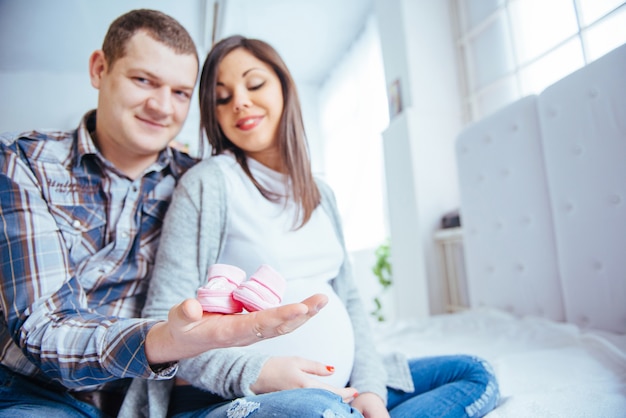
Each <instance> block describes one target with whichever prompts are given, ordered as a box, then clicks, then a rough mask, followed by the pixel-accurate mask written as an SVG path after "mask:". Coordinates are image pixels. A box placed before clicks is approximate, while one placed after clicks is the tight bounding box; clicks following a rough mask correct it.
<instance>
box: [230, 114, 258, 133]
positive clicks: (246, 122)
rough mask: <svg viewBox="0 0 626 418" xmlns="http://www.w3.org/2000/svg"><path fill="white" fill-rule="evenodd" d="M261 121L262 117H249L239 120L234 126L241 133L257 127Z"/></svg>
mask: <svg viewBox="0 0 626 418" xmlns="http://www.w3.org/2000/svg"><path fill="white" fill-rule="evenodd" d="M262 119H263V117H262V116H250V117H247V118H241V119H239V120H238V121H237V123H236V124H235V125H236V126H237V128H239V129H241V130H243V131H248V130H250V129H253V128H255V127H256V126H258V125H259V123H261V120H262Z"/></svg>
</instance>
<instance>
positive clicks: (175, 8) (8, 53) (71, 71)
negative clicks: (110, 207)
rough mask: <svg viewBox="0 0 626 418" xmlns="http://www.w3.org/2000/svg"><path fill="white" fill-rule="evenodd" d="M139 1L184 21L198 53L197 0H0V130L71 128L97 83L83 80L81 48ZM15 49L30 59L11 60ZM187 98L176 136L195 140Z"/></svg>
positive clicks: (85, 51) (201, 35)
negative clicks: (185, 117) (26, 65)
mask: <svg viewBox="0 0 626 418" xmlns="http://www.w3.org/2000/svg"><path fill="white" fill-rule="evenodd" d="M142 7H148V8H153V9H159V10H162V11H163V12H165V13H168V14H170V15H171V16H173V17H174V18H176V19H178V20H180V21H181V22H185V27H186V28H187V30H188V31H189V32H190V34H191V36H192V37H193V38H194V40H195V42H196V46H197V47H198V49H199V51H200V57H201V60H202V58H203V56H204V54H205V53H204V50H205V48H204V44H205V38H206V34H205V28H204V26H203V19H204V13H205V9H204V2H203V1H201V0H193V1H192V0H187V1H184V2H177V3H173V2H165V1H158V0H156V1H150V0H107V1H84V0H55V1H49V0H20V1H2V2H0V97H2V99H1V100H0V132H4V131H24V130H31V129H39V128H41V129H47V128H50V129H59V130H65V129H73V128H75V127H76V126H77V125H78V123H79V121H80V118H81V117H82V115H83V114H84V113H85V112H86V111H88V110H90V109H92V108H95V106H96V103H97V90H95V89H94V88H93V87H92V86H91V83H90V81H89V75H88V62H89V55H90V54H91V53H92V52H93V51H94V50H96V49H99V48H100V47H101V46H102V40H103V39H104V35H105V33H106V31H107V29H108V26H109V24H110V23H111V22H112V21H113V20H114V19H115V18H116V17H118V16H119V15H121V14H123V13H125V12H127V11H129V10H132V9H136V8H142ZM211 10H212V9H211V8H209V9H207V10H206V12H211ZM70 11H71V13H70ZM209 21H210V20H209ZM16 56H22V57H23V56H26V57H27V58H29V61H30V62H31V63H32V64H31V66H30V67H29V68H19V67H17V66H16V64H15V62H16V60H15V59H14V58H15V57H16ZM193 100H194V101H193V103H194V106H192V110H191V111H190V115H189V118H188V120H187V122H186V124H185V126H184V127H183V131H182V132H181V135H180V136H179V139H180V140H181V142H186V143H190V145H191V146H192V147H195V144H196V143H197V138H198V126H199V113H198V111H197V97H194V99H193Z"/></svg>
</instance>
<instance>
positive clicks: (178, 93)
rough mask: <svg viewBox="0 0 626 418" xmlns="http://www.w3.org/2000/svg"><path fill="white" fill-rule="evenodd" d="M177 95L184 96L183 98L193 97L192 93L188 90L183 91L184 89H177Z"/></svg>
mask: <svg viewBox="0 0 626 418" xmlns="http://www.w3.org/2000/svg"><path fill="white" fill-rule="evenodd" d="M176 95H177V96H180V97H182V98H183V99H190V98H191V95H190V94H189V93H187V92H186V91H183V90H179V91H177V92H176Z"/></svg>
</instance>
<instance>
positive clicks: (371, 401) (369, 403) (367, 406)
mask: <svg viewBox="0 0 626 418" xmlns="http://www.w3.org/2000/svg"><path fill="white" fill-rule="evenodd" d="M352 407H353V408H354V409H358V410H359V412H361V414H363V416H364V417H365V418H389V412H388V411H387V407H386V406H385V403H384V402H383V400H382V399H381V398H380V396H378V395H376V394H375V393H371V392H366V393H362V394H360V395H359V396H358V397H357V398H355V399H354V400H353V401H352Z"/></svg>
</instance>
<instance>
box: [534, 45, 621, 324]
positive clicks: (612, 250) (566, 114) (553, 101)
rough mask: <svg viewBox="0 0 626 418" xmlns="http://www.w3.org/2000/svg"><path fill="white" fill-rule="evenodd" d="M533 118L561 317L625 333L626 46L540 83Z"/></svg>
mask: <svg viewBox="0 0 626 418" xmlns="http://www.w3.org/2000/svg"><path fill="white" fill-rule="evenodd" d="M539 116H540V120H541V127H542V133H543V147H544V155H545V163H546V171H547V177H548V188H549V190H550V196H551V200H552V202H551V207H552V213H553V218H554V228H555V232H556V245H557V255H558V262H559V270H560V272H561V278H562V286H563V295H564V302H565V312H566V316H567V319H568V321H569V322H574V323H577V324H579V325H581V326H583V327H592V328H600V329H606V330H609V331H615V332H626V45H623V46H621V47H620V48H618V49H616V50H614V51H612V52H611V53H609V54H608V55H605V56H604V57H602V58H600V59H599V60H597V61H594V62H592V63H591V64H589V65H587V66H586V67H585V68H582V69H580V70H579V71H576V72H575V73H573V74H571V75H570V76H568V77H566V78H564V79H562V80H560V81H559V82H557V83H556V84H554V85H552V86H551V87H549V88H547V89H546V90H545V91H544V92H543V93H542V94H541V96H540V97H539Z"/></svg>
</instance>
